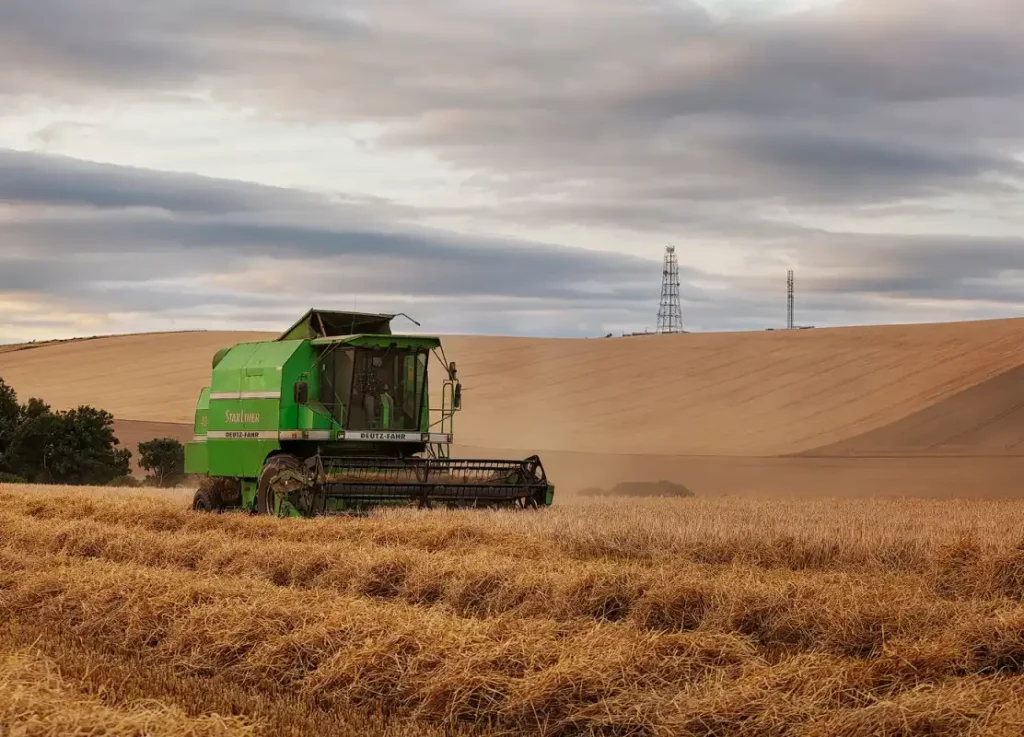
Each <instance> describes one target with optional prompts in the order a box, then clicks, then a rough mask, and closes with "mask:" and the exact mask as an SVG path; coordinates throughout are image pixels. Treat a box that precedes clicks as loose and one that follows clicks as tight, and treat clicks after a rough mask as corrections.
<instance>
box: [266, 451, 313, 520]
mask: <svg viewBox="0 0 1024 737" xmlns="http://www.w3.org/2000/svg"><path fill="white" fill-rule="evenodd" d="M282 471H295V472H301V471H302V462H301V461H300V460H299V459H298V458H296V457H295V456H293V455H289V454H288V453H281V454H280V455H276V456H272V457H270V458H268V459H267V460H266V462H264V464H263V470H262V471H260V477H259V479H258V480H257V482H256V512H257V513H258V514H268V515H270V516H272V517H273V516H276V515H275V513H274V497H273V494H274V478H275V477H276V476H277V475H278V474H279V473H281V472H282Z"/></svg>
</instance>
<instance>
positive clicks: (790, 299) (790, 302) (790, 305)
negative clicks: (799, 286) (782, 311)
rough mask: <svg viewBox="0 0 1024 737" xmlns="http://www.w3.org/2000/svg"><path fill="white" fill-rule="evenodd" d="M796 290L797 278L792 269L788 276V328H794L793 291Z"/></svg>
mask: <svg viewBox="0 0 1024 737" xmlns="http://www.w3.org/2000/svg"><path fill="white" fill-rule="evenodd" d="M794 291H795V279H794V278H793V270H792V269H790V270H789V273H788V274H787V276H786V297H787V298H786V329H787V330H792V329H793V293H794Z"/></svg>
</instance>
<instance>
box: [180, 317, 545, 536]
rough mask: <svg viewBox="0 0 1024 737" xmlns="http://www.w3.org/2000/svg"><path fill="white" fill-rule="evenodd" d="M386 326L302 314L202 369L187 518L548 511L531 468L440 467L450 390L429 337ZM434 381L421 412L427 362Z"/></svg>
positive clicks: (444, 462) (538, 475) (446, 370)
mask: <svg viewBox="0 0 1024 737" xmlns="http://www.w3.org/2000/svg"><path fill="white" fill-rule="evenodd" d="M395 317H397V315H377V314H367V313H359V312H329V311H323V310H310V311H309V312H307V313H306V314H305V315H304V316H303V317H302V318H301V319H300V320H299V321H298V322H296V323H295V324H294V325H293V326H292V327H290V328H289V329H288V330H286V331H285V332H284V333H282V334H281V335H280V336H279V337H278V338H276V339H274V340H269V341H259V342H249V343H239V344H237V345H235V346H232V347H230V348H224V349H222V350H220V351H218V352H217V354H216V355H215V356H214V357H213V375H212V380H211V382H210V386H209V387H206V388H204V389H203V390H202V392H201V393H200V395H199V402H198V404H197V406H196V416H195V431H194V432H195V435H194V437H193V439H192V441H191V442H188V443H186V444H185V471H186V473H189V474H197V475H201V476H203V477H204V478H203V482H202V483H201V484H200V487H199V490H198V491H197V492H196V495H195V499H194V500H193V508H195V509H197V510H207V511H210V510H221V509H229V508H241V509H245V510H248V511H250V512H257V513H261V514H270V515H275V516H314V515H320V514H332V513H346V512H353V511H360V510H363V509H366V508H368V507H373V506H377V505H382V504H387V505H394V504H409V503H414V504H417V505H418V506H423V507H429V506H432V505H433V504H444V505H448V506H488V507H491V506H510V507H518V508H537V507H540V506H550V505H551V502H552V498H553V494H554V487H553V486H552V485H551V484H550V483H548V480H547V477H546V475H545V472H544V468H543V466H542V465H541V462H540V459H539V458H538V457H537V456H531V457H530V458H527V459H525V460H522V461H516V460H511V461H510V460H478V459H454V458H452V457H451V454H450V449H451V444H452V442H453V440H454V437H453V424H454V416H455V413H456V412H457V411H458V410H460V409H461V407H462V385H461V383H460V382H459V379H458V374H457V370H456V365H455V363H454V362H452V363H449V362H448V360H447V358H446V357H445V355H444V349H443V348H442V347H441V341H440V339H439V338H436V337H429V336H421V335H395V334H393V333H392V332H391V321H392V320H393V319H394V318H395ZM431 356H433V357H434V358H435V359H436V361H437V362H438V363H439V364H440V367H441V382H440V383H439V384H438V385H437V386H435V387H434V388H435V390H437V391H436V395H437V396H439V398H440V403H439V406H437V407H434V408H431V406H430V399H431V391H430V385H429V381H428V378H429V376H428V374H429V371H428V369H429V368H430V365H431V361H430V358H431Z"/></svg>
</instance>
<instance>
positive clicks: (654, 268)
mask: <svg viewBox="0 0 1024 737" xmlns="http://www.w3.org/2000/svg"><path fill="white" fill-rule="evenodd" d="M13 158H14V159H15V160H17V162H18V163H19V167H20V168H19V170H18V171H21V170H24V171H29V172H32V173H33V176H29V177H19V176H15V175H14V174H17V173H18V172H13V174H12V172H11V171H9V172H8V173H9V174H11V176H9V177H8V178H7V179H6V181H5V185H4V186H5V187H6V188H7V192H6V197H7V198H8V199H10V200H12V201H14V202H15V203H22V205H21V206H20V207H19V206H17V205H16V206H15V207H14V208H13V209H10V210H8V212H7V214H6V217H5V219H4V220H3V221H2V223H0V233H2V234H3V238H4V241H5V243H8V244H11V246H12V248H9V249H7V250H5V252H4V253H3V254H0V292H8V293H30V294H35V293H41V292H42V293H49V294H52V295H60V297H61V298H62V299H65V300H70V301H71V302H73V303H74V304H76V305H82V306H86V305H89V304H91V305H93V308H94V309H96V308H103V307H104V306H105V308H106V310H107V311H139V310H142V311H147V312H150V313H161V312H163V313H166V312H167V310H168V309H186V308H197V309H202V308H204V306H205V307H206V308H209V307H210V306H211V305H213V304H223V303H230V304H235V305H238V306H241V307H244V306H245V305H247V304H251V303H253V301H254V300H258V299H263V298H264V295H265V292H261V286H260V284H259V283H258V282H259V279H260V278H266V279H268V280H269V281H270V282H273V283H274V286H273V287H270V288H269V290H270V293H271V294H272V295H274V296H275V298H282V299H285V300H294V299H296V298H297V295H301V294H315V293H320V294H324V295H333V296H334V297H335V298H336V297H337V296H339V295H340V296H341V298H343V299H345V298H347V297H348V296H349V295H355V294H369V295H373V294H377V295H380V299H386V300H390V301H392V302H395V303H397V302H400V301H401V300H404V299H407V298H408V299H414V300H420V301H424V300H432V299H433V300H436V299H440V300H454V299H459V298H462V299H468V300H471V301H473V302H474V303H475V304H480V303H481V301H487V300H497V301H498V302H499V303H500V304H501V305H503V306H504V308H506V309H510V310H513V311H514V310H515V309H516V308H517V305H518V306H519V309H522V307H523V305H533V306H534V307H537V306H540V307H542V308H543V309H545V310H552V309H554V310H558V309H562V308H566V309H570V310H572V309H591V308H596V307H600V305H602V304H603V305H608V304H625V303H629V302H631V301H649V300H651V299H653V298H655V297H656V295H654V289H653V288H652V287H650V286H648V285H656V284H657V279H658V277H659V274H660V266H659V264H658V263H657V262H652V261H645V260H643V259H639V258H634V257H631V256H626V255H622V254H617V253H596V252H588V251H584V250H581V249H573V248H566V247H563V246H558V245H549V244H543V243H534V242H525V241H521V240H518V241H517V240H511V239H497V238H474V237H468V236H464V235H459V234H456V233H451V232H446V231H440V230H432V229H427V228H423V227H417V226H414V225H411V224H403V223H401V222H394V221H386V220H385V219H384V218H382V217H381V213H380V212H379V211H378V210H376V209H375V208H374V207H373V206H371V205H363V206H362V210H360V207H359V206H357V205H352V204H347V205H346V206H345V207H341V208H337V209H333V210H332V208H330V207H329V206H328V205H327V204H326V203H325V201H324V200H323V199H322V198H317V197H315V196H313V195H307V194H306V193H302V192H297V191H290V190H289V191H285V192H283V193H277V192H274V193H273V194H274V196H273V197H268V196H265V195H266V192H265V191H264V189H263V188H260V187H256V186H253V185H250V184H247V183H243V182H230V181H218V182H217V183H216V188H215V191H216V193H217V194H218V195H219V196H220V198H221V202H222V204H223V203H230V204H232V205H237V207H232V208H231V211H225V210H227V209H228V208H224V207H213V208H207V211H203V212H196V208H195V204H196V202H198V201H206V200H208V199H210V198H209V196H208V192H209V190H210V187H211V180H208V179H206V178H203V177H198V176H197V177H188V176H185V175H181V176H175V177H172V178H170V179H168V178H167V177H166V175H165V174H164V173H162V172H147V171H145V170H138V169H129V168H123V167H114V166H106V167H98V170H99V171H100V172H101V176H94V177H93V180H94V181H93V182H92V183H93V184H94V185H96V186H95V188H94V190H93V191H92V195H91V199H90V200H89V202H90V203H91V204H93V205H97V204H102V207H93V208H91V209H87V210H83V209H82V208H81V207H80V205H81V200H82V197H80V196H78V192H79V191H81V192H83V193H84V192H86V191H88V190H89V183H88V182H86V183H84V184H83V183H79V184H74V185H72V186H73V187H74V189H73V193H72V194H69V191H68V186H69V185H68V184H67V183H68V182H74V181H75V178H76V177H77V175H78V174H79V173H80V172H86V173H87V174H90V175H94V174H96V171H94V169H93V168H92V167H90V166H89V165H87V164H85V163H83V162H79V161H75V160H70V159H66V158H63V157H38V156H36V155H33V154H19V155H17V156H15V157H13ZM37 159H38V161H36V160H37ZM2 160H4V157H3V156H0V161H2ZM39 162H42V164H43V165H45V167H46V169H47V176H45V177H39V176H35V175H34V173H35V172H37V170H38V169H39V168H40V167H39V166H36V164H37V163H39ZM87 178H88V177H87ZM190 185H191V186H190ZM79 188H80V190H79ZM128 192H130V193H131V196H130V197H126V196H123V195H124V194H125V193H128ZM282 194H283V196H281V195H282ZM302 203H306V204H307V205H308V206H307V207H306V208H305V209H303V208H302V207H300V206H299V205H301V204H302ZM275 208H280V209H275ZM360 213H362V214H363V215H364V217H361V218H360V217H357V216H358V215H359V214H360ZM282 275H283V276H282ZM595 295H596V296H595ZM264 301H265V299H264ZM541 303H543V304H541Z"/></svg>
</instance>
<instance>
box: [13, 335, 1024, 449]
mask: <svg viewBox="0 0 1024 737" xmlns="http://www.w3.org/2000/svg"><path fill="white" fill-rule="evenodd" d="M265 337H269V336H267V335H266V334H262V333H215V332H211V333H177V334H159V335H139V336H124V337H116V338H104V339H95V340H87V341H80V342H72V343H59V344H50V345H45V346H38V347H33V348H30V349H26V350H15V351H11V350H8V351H5V352H3V353H0V376H2V377H3V378H4V379H5V380H6V381H8V382H9V383H11V384H13V385H14V386H15V387H16V388H17V389H18V391H19V394H20V395H21V396H22V397H23V398H27V397H28V396H34V395H38V396H42V397H44V398H45V399H46V400H47V401H48V402H50V403H51V404H52V405H54V406H55V407H69V406H73V405H76V404H80V403H87V404H93V405H96V406H101V407H104V408H106V409H108V410H110V411H111V412H113V413H114V414H115V415H117V416H118V417H119V418H120V419H122V420H139V421H146V422H172V423H189V422H191V419H192V412H193V406H194V402H195V399H196V396H197V394H198V392H199V389H200V388H201V387H202V386H203V385H204V384H205V383H206V382H207V381H208V377H209V370H210V359H211V357H212V356H213V354H214V353H215V352H216V350H217V349H219V348H221V347H222V346H225V345H229V344H231V343H233V342H236V341H239V340H251V339H259V338H265ZM445 345H446V352H447V354H448V357H449V359H454V360H456V361H457V363H458V365H459V372H460V376H461V377H462V379H463V383H464V385H465V409H464V411H463V412H462V413H461V414H460V415H459V417H458V419H457V423H456V430H457V433H458V435H459V437H460V440H461V441H462V442H464V443H467V444H472V445H474V446H479V447H483V448H508V449H515V448H531V449H536V450H548V451H577V452H584V453H599V454H607V453H619V454H650V455H691V456H693V455H708V456H712V455H715V456H723V455H725V456H728V455H734V456H736V455H739V456H742V455H746V456H772V455H784V454H795V453H802V452H807V451H814V450H815V449H826V448H828V449H831V450H830V452H835V453H840V454H857V453H865V452H869V451H871V449H872V448H874V447H875V446H884V447H886V448H897V449H899V448H903V449H904V450H906V451H907V452H917V451H920V450H921V449H922V448H929V447H931V448H933V449H934V448H935V447H938V446H943V444H945V445H949V444H951V443H952V444H953V445H956V447H957V448H958V449H959V450H961V451H962V450H963V448H964V447H965V444H966V446H970V444H971V443H974V442H979V443H982V444H983V445H985V444H986V443H987V447H994V446H996V445H1000V444H1001V447H1003V448H1004V450H1005V447H1006V446H1008V445H1010V446H1013V447H1016V444H1017V443H1019V441H1020V438H1024V432H1022V433H1021V434H1020V435H1018V434H1017V423H1018V418H1017V415H1016V414H1013V413H1007V412H1006V410H1007V409H1010V407H1011V405H1013V404H1014V403H1015V402H1016V401H1017V400H1016V394H1015V392H1016V389H1015V388H1014V387H1015V386H1016V385H1017V384H1015V383H1014V382H1013V381H1012V378H1007V377H1012V376H1013V374H1007V372H1010V371H1012V370H1014V369H1016V368H1017V367H1018V366H1021V365H1022V364H1024V320H996V321H986V322H974V323H950V324H942V325H913V326H880V327H855V328H842V329H829V330H823V329H822V330H808V331H793V332H755V333H719V334H692V335H676V336H643V337H635V338H611V339H590V340H563V339H533V338H497V337H470V336H453V337H448V338H446V339H445ZM1004 375H1005V376H1004ZM1000 377H1002V378H1000ZM992 380H996V381H994V382H993V383H991V384H987V383H986V382H990V381H992ZM1018 383H1019V382H1018ZM968 390H971V391H973V392H974V396H975V399H972V398H971V396H972V395H971V394H964V392H967V391H968ZM949 403H953V404H949ZM957 403H959V404H957ZM943 407H945V408H946V409H945V410H944V409H943ZM957 407H960V409H956V408H957ZM950 408H952V409H950ZM1017 414H1020V413H1017ZM1000 423H1002V424H1000ZM1007 423H1009V425H1007ZM972 428H973V429H972ZM872 433H874V435H872ZM965 433H966V434H965ZM972 433H973V434H972ZM993 438H994V439H993ZM1006 438H1010V440H1005V439H1006Z"/></svg>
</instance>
